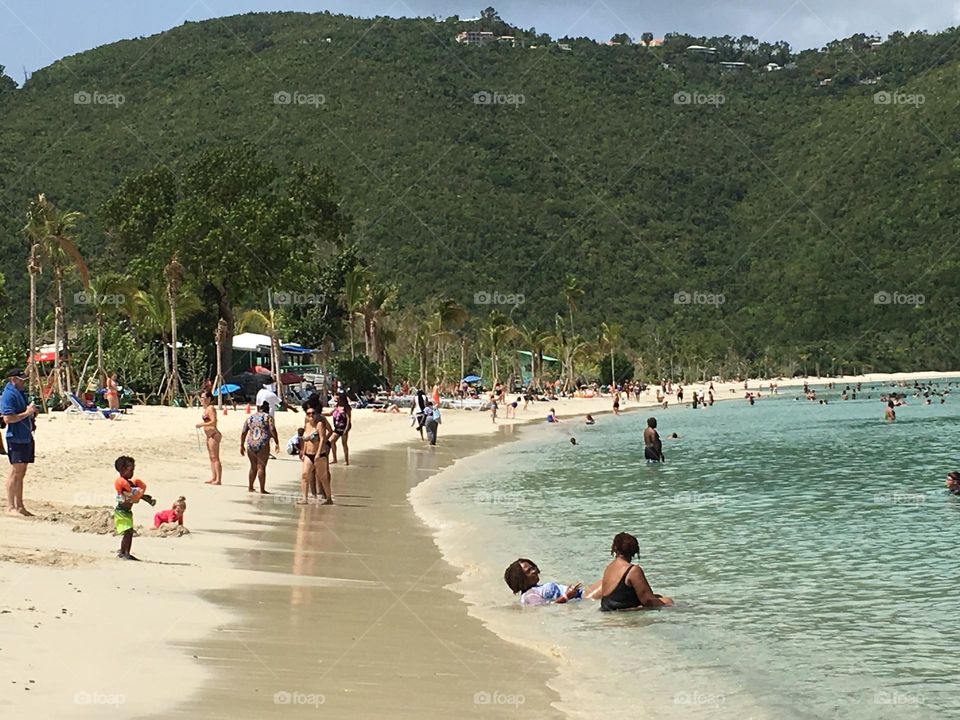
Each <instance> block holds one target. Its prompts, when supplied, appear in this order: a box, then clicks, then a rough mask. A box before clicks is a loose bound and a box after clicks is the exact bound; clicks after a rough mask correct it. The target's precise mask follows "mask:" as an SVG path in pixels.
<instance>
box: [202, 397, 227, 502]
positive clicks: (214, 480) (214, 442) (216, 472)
mask: <svg viewBox="0 0 960 720" xmlns="http://www.w3.org/2000/svg"><path fill="white" fill-rule="evenodd" d="M200 407H202V408H203V413H202V414H201V415H200V422H198V423H197V425H196V427H198V428H200V429H202V430H203V434H204V435H206V440H207V454H208V455H209V456H210V473H211V478H210V479H209V480H207V485H222V484H223V463H221V462H220V441H221V440H223V433H221V432H220V431H219V430H218V429H217V409H216V408H215V407H213V393H211V392H210V391H209V390H204V391H203V392H202V393H201V394H200Z"/></svg>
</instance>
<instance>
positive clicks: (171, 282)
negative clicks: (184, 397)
mask: <svg viewBox="0 0 960 720" xmlns="http://www.w3.org/2000/svg"><path fill="white" fill-rule="evenodd" d="M183 275H184V269H183V265H181V264H180V262H179V261H178V260H177V256H176V255H174V256H173V258H171V260H170V262H169V263H167V266H166V267H165V268H163V276H164V277H165V278H166V280H167V288H166V289H167V304H168V305H169V306H170V338H171V340H170V359H171V363H170V364H171V368H170V384H169V385H167V396H168V398H169V403H170V404H171V405H173V403H174V401H175V400H176V398H177V395H178V393H179V391H180V389H181V388H180V369H179V367H178V366H177V293H179V292H180V286H181V285H182V284H183Z"/></svg>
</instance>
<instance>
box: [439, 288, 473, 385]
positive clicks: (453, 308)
mask: <svg viewBox="0 0 960 720" xmlns="http://www.w3.org/2000/svg"><path fill="white" fill-rule="evenodd" d="M431 306H432V308H433V311H432V313H431V317H430V320H431V326H432V327H431V330H432V332H433V337H434V339H435V340H436V343H437V355H436V375H435V377H436V379H437V382H441V381H442V380H443V379H444V378H443V377H442V372H443V371H442V365H443V351H442V348H443V342H444V340H451V339H453V338H455V337H456V331H457V330H460V329H461V328H462V327H463V326H464V325H465V324H466V322H467V318H468V315H467V310H466V308H465V307H463V305H461V304H460V303H458V302H457V301H455V300H451V299H450V298H437V299H435V300H434V301H433V302H432V303H431ZM461 377H463V376H462V375H461Z"/></svg>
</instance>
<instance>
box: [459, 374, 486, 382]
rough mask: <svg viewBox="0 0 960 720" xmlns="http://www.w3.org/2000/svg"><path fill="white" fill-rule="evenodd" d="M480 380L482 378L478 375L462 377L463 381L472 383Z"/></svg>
mask: <svg viewBox="0 0 960 720" xmlns="http://www.w3.org/2000/svg"><path fill="white" fill-rule="evenodd" d="M480 380H482V378H481V377H480V376H479V375H467V376H466V377H465V378H464V379H463V382H467V383H472V382H479V381H480Z"/></svg>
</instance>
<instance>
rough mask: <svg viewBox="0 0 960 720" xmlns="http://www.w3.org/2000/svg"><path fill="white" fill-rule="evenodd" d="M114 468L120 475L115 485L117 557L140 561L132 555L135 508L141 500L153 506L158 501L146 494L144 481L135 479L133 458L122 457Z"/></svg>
mask: <svg viewBox="0 0 960 720" xmlns="http://www.w3.org/2000/svg"><path fill="white" fill-rule="evenodd" d="M113 467H114V468H115V469H116V471H117V472H118V473H119V474H120V477H118V478H117V479H116V480H115V481H114V483H113V487H114V489H115V490H116V491H117V506H116V508H114V510H113V520H114V526H115V527H116V530H117V535H119V536H120V549H119V550H118V551H117V557H118V558H119V559H121V560H139V559H140V558H136V557H134V556H133V555H131V554H130V550H131V549H132V547H133V506H134V504H135V503H138V502H140V501H141V500H144V501H146V502H148V503H150V504H151V505H156V504H157V501H156V500H154V499H153V498H152V497H150V496H149V495H147V494H146V493H147V486H146V484H145V483H144V482H143V480H140V479H139V478H135V477H133V471H134V470H136V461H135V460H134V459H133V458H132V457H128V456H127V455H121V456H120V457H118V458H117V460H116V462H115V463H114V464H113Z"/></svg>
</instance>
